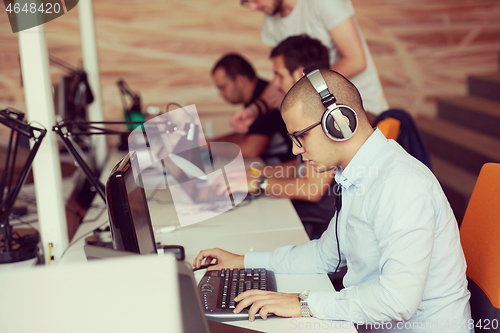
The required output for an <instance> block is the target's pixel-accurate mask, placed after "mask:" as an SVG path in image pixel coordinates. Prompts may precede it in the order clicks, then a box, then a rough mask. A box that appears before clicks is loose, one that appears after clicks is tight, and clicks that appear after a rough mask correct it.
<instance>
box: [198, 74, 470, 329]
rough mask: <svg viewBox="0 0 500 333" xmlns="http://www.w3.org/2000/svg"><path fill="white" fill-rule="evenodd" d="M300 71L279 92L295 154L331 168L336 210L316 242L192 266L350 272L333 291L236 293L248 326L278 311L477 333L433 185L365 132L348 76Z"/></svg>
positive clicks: (459, 257)
mask: <svg viewBox="0 0 500 333" xmlns="http://www.w3.org/2000/svg"><path fill="white" fill-rule="evenodd" d="M306 73H307V76H305V77H303V78H302V79H300V80H299V81H298V82H297V83H296V84H295V85H294V86H293V88H292V89H291V90H290V91H289V92H288V93H287V95H286V96H285V99H284V101H283V103H282V107H281V113H282V117H283V119H284V121H285V123H286V126H287V129H288V132H289V136H290V138H291V140H292V141H293V143H294V145H293V152H294V154H300V155H302V157H303V159H304V160H305V161H307V162H308V164H309V165H311V166H312V167H313V168H314V169H315V170H316V171H318V172H321V171H324V170H335V178H336V181H337V182H338V184H339V185H340V187H341V191H342V199H341V203H340V205H339V206H340V207H341V208H340V207H339V211H338V212H337V213H336V214H335V218H333V219H332V221H331V222H330V225H329V227H328V230H327V231H326V232H325V233H324V234H323V235H322V237H321V238H320V239H319V240H312V241H310V242H308V243H306V244H301V245H295V246H285V247H282V248H278V249H276V250H274V251H272V252H248V253H246V254H245V255H244V256H241V255H236V254H232V253H229V252H226V251H223V250H219V249H211V250H204V251H201V252H200V254H199V255H198V256H197V258H196V259H195V261H194V263H193V265H194V266H195V267H200V265H201V263H202V261H203V259H205V258H207V260H210V261H211V260H212V259H213V258H214V259H216V260H217V264H216V265H215V266H211V269H221V268H223V267H224V268H252V267H263V268H266V269H268V270H272V271H274V272H275V273H297V274H313V273H327V272H333V271H336V270H338V268H339V266H347V274H346V275H345V277H344V286H345V288H344V289H342V290H341V291H339V292H336V291H328V292H325V291H314V290H311V291H309V290H306V291H302V292H301V293H292V294H286V293H275V292H269V291H261V290H249V291H246V292H244V293H242V294H240V295H238V297H237V298H236V299H235V300H236V301H237V302H239V303H238V305H237V306H236V308H235V310H234V312H236V313H238V312H240V311H241V310H243V309H244V308H245V307H247V306H251V307H250V310H249V312H248V313H249V319H250V320H251V321H253V320H254V319H255V315H256V313H259V315H260V316H261V317H262V318H263V319H266V318H267V316H268V314H269V313H274V314H276V315H278V316H283V317H300V316H302V317H310V316H314V317H317V318H320V319H331V320H343V321H351V322H354V323H358V324H360V326H358V331H360V332H365V331H374V332H391V331H404V332H431V331H432V332H443V331H453V332H473V331H474V329H473V327H472V328H471V327H470V325H469V324H470V320H471V314H470V306H469V298H470V293H469V291H468V289H467V280H466V276H465V270H466V262H465V257H464V254H463V251H462V247H461V244H460V239H459V232H458V226H457V222H456V220H455V217H454V215H453V212H452V210H451V208H450V205H449V203H448V200H447V199H446V196H445V195H444V193H443V191H442V189H441V187H440V185H439V182H438V181H437V180H436V178H435V177H434V175H433V174H432V172H431V171H430V170H429V169H428V168H427V167H426V166H425V165H424V164H422V163H421V162H420V161H418V160H417V159H415V158H414V157H412V156H411V155H409V154H408V153H407V152H406V151H405V150H404V149H403V148H402V147H401V146H399V144H397V143H396V142H395V141H392V140H387V139H386V138H385V137H384V136H383V134H382V133H381V132H380V131H379V130H378V129H376V130H374V129H373V128H372V127H371V126H370V123H369V122H368V119H367V117H366V114H365V111H364V109H363V104H362V101H361V98H360V95H359V93H358V91H357V89H356V88H355V86H354V85H353V84H351V83H350V82H349V81H348V80H347V79H345V78H344V77H343V76H341V75H340V74H338V73H336V72H333V71H328V70H321V71H319V70H317V69H308V70H306ZM450 323H457V325H451V324H450ZM381 325H383V326H381ZM457 326H458V327H457Z"/></svg>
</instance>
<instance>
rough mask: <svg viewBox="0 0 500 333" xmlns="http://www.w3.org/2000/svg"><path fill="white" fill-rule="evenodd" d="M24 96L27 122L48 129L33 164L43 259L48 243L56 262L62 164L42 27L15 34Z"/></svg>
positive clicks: (61, 243) (64, 236) (62, 221)
mask: <svg viewBox="0 0 500 333" xmlns="http://www.w3.org/2000/svg"><path fill="white" fill-rule="evenodd" d="M18 37H19V51H20V55H21V68H22V76H23V83H24V95H25V99H26V109H27V115H28V120H29V121H30V122H31V121H36V122H38V123H40V124H41V125H42V126H43V127H45V128H46V129H47V134H46V136H45V138H44V139H43V141H42V144H41V145H40V148H39V150H38V152H37V154H36V156H35V160H34V161H33V177H34V180H35V192H36V202H37V211H38V220H39V223H40V234H41V238H42V243H43V249H44V255H45V260H46V262H48V260H49V252H50V251H49V244H52V245H53V248H52V250H51V252H52V256H53V257H54V260H55V261H58V260H59V258H60V257H61V255H62V253H63V251H64V249H65V248H66V247H67V246H68V227H67V225H66V213H65V209H64V200H63V192H62V176H61V163H60V161H59V149H58V146H57V137H56V134H55V133H54V132H53V131H52V126H53V125H54V124H55V119H54V100H53V97H52V90H51V89H52V85H51V82H50V75H49V58H48V52H47V44H46V41H45V30H44V28H43V24H42V25H39V26H36V27H34V28H30V29H27V30H23V31H20V32H18Z"/></svg>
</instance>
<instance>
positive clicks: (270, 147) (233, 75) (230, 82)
mask: <svg viewBox="0 0 500 333" xmlns="http://www.w3.org/2000/svg"><path fill="white" fill-rule="evenodd" d="M212 78H213V80H214V83H215V85H216V86H217V88H218V89H219V92H220V95H221V96H222V97H223V98H224V99H225V100H226V101H227V102H229V103H231V104H240V103H241V104H244V105H245V107H248V106H249V105H251V104H254V105H258V104H261V105H264V104H266V103H265V102H263V101H262V100H260V97H261V96H262V95H263V94H264V91H265V90H266V88H267V87H268V82H267V81H265V80H262V79H260V78H258V77H257V75H256V74H255V71H254V69H253V67H252V65H251V64H250V63H249V62H248V61H247V60H245V59H244V58H243V57H242V56H240V55H238V54H227V55H225V56H223V57H222V58H221V59H220V60H219V61H218V62H217V63H216V64H215V65H214V67H213V69H212ZM269 90H270V91H271V92H272V91H275V92H276V93H279V92H277V90H276V89H273V88H271V89H269ZM271 92H268V93H271ZM255 103H257V104H255ZM286 133H287V132H286V126H285V123H284V122H283V119H282V118H281V115H280V112H279V111H278V110H276V109H274V110H270V111H268V112H266V114H265V115H263V114H262V115H260V116H258V117H257V119H255V121H254V122H253V123H252V124H251V126H250V128H249V130H248V132H247V133H246V134H245V135H242V134H239V133H232V134H229V135H226V136H222V137H218V138H215V139H212V140H210V141H212V142H232V143H236V144H237V145H239V146H240V148H241V152H242V155H243V158H256V157H261V158H262V159H263V160H264V162H265V163H266V164H267V165H277V164H279V163H284V162H289V163H292V164H293V163H295V160H296V159H295V157H294V156H293V154H292V152H291V149H292V146H291V143H290V140H289V139H288V138H287V134H286Z"/></svg>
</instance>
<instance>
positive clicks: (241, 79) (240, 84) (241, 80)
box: [234, 74, 247, 88]
mask: <svg viewBox="0 0 500 333" xmlns="http://www.w3.org/2000/svg"><path fill="white" fill-rule="evenodd" d="M246 79H247V78H246V76H244V75H241V74H236V76H235V77H234V83H235V84H236V86H237V87H238V88H241V87H243V85H244V84H245V80H246Z"/></svg>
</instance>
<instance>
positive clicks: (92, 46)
mask: <svg viewBox="0 0 500 333" xmlns="http://www.w3.org/2000/svg"><path fill="white" fill-rule="evenodd" d="M78 17H79V20H80V36H81V40H82V53H83V68H84V69H85V72H86V73H87V77H88V81H89V84H90V88H91V89H92V93H93V94H94V102H93V103H91V104H90V105H89V107H88V113H89V114H88V116H89V120H90V121H103V120H104V113H103V108H102V96H101V81H100V76H99V61H98V59H97V44H96V38H95V29H94V13H93V9H92V0H80V1H79V2H78ZM93 144H94V147H95V154H96V155H95V157H96V163H97V166H98V167H99V168H102V167H103V166H104V163H105V162H106V156H107V152H106V150H107V149H106V137H105V136H104V135H97V136H94V138H93Z"/></svg>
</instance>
